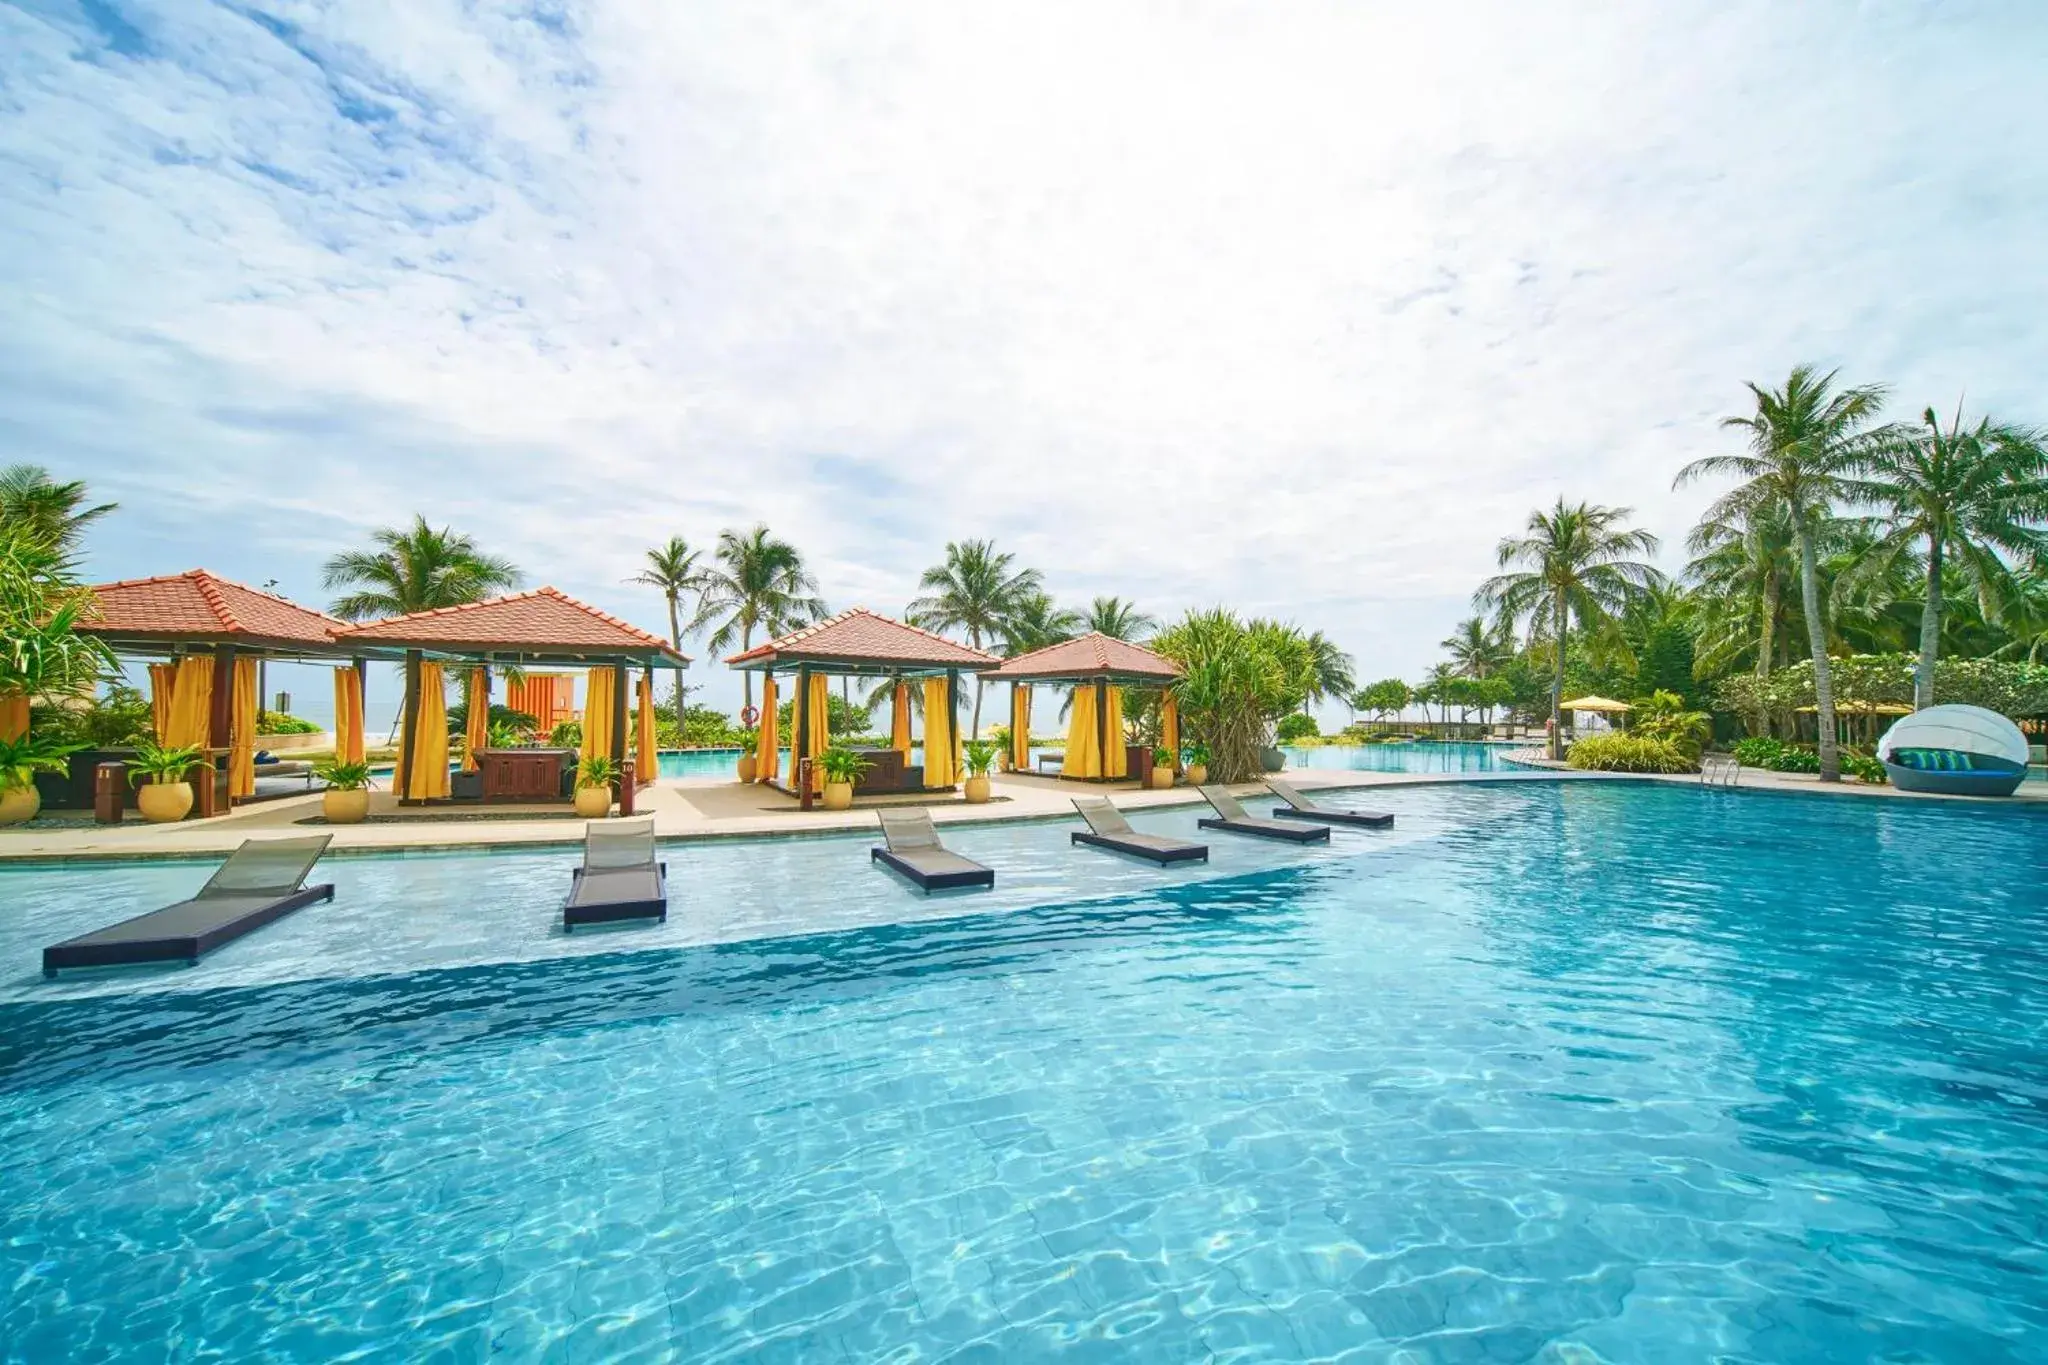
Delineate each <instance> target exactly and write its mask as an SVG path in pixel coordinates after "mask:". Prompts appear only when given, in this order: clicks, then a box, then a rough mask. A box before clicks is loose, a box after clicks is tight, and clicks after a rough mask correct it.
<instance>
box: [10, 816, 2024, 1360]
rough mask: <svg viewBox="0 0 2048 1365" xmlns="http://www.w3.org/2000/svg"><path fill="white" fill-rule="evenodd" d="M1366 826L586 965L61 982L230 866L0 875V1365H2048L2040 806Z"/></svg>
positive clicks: (453, 896) (800, 848) (770, 925)
mask: <svg viewBox="0 0 2048 1365" xmlns="http://www.w3.org/2000/svg"><path fill="white" fill-rule="evenodd" d="M1352 799H1355V800H1356V801H1358V802H1359V803H1361V804H1363V803H1365V802H1366V801H1367V794H1365V793H1359V794H1358V795H1357V796H1356V797H1355V798H1352ZM1370 803H1371V804H1374V805H1380V806H1385V807H1390V808H1392V809H1394V810H1395V812H1396V814H1397V815H1398V816H1399V819H1400V823H1399V825H1397V828H1396V833H1395V835H1394V837H1392V838H1383V837H1381V836H1378V835H1374V834H1343V835H1339V836H1338V838H1339V840H1340V842H1339V843H1338V844H1336V845H1335V846H1333V847H1332V848H1331V849H1329V850H1326V851H1321V852H1317V851H1310V852H1306V853H1302V852H1297V851H1296V850H1293V849H1281V848H1272V847H1268V846H1264V845H1253V844H1252V843H1251V841H1231V842H1229V843H1228V844H1225V843H1223V842H1220V840H1221V836H1215V837H1216V838H1217V839H1218V840H1219V842H1218V845H1217V850H1216V851H1217V854H1218V857H1219V862H1218V865H1217V867H1216V868H1215V869H1214V872H1215V873H1216V874H1217V875H1215V876H1214V877H1205V876H1204V875H1203V874H1201V873H1198V872H1197V873H1175V874H1172V875H1169V876H1166V877H1161V876H1160V875H1159V874H1157V873H1155V872H1153V871H1152V870H1151V869H1149V868H1133V867H1131V866H1129V865H1126V864H1123V863H1120V862H1117V861H1115V860H1113V859H1111V858H1108V857H1105V856H1101V855H1095V854H1090V853H1086V852H1083V851H1073V850H1069V849H1068V848H1067V847H1066V845H1065V835H1064V830H1063V828H1062V827H1060V826H1054V825H1035V826H1014V827H1006V828H984V829H978V830H973V831H963V832H961V833H960V834H959V836H958V838H957V842H958V843H959V845H960V846H961V847H962V848H963V849H964V850H965V851H967V852H969V853H970V854H972V855H973V856H977V857H982V858H984V859H986V860H987V861H989V862H991V863H993V864H994V865H995V866H996V867H997V869H998V872H999V876H1000V878H1001V882H1002V885H1001V889H999V891H998V892H997V893H996V896H995V897H994V898H988V899H983V900H971V899H970V900H961V899H953V900H948V901H933V902H927V901H924V900H922V899H920V898H916V897H913V896H911V895H909V894H907V893H906V892H904V891H903V889H902V888H901V887H900V886H898V885H897V884H895V883H894V882H893V881H892V880H891V879H890V878H889V877H888V876H887V874H885V873H881V872H871V871H870V869H869V868H868V867H867V866H866V856H865V852H864V849H863V846H862V844H861V843H860V842H858V841H848V840H843V839H830V840H812V841H802V842H785V843H782V844H778V845H772V846H770V845H761V844H735V845H722V846H714V847H689V848H682V847H677V848H673V849H671V850H669V862H670V870H671V875H672V877H673V878H674V883H675V889H676V892H677V915H676V920H675V921H674V922H673V923H671V924H670V925H669V926H666V927H664V928H663V929H661V930H657V931H620V932H617V933H613V934H602V935H600V934H591V935H579V936H577V937H576V938H574V939H567V940H565V939H563V938H562V937H561V936H560V935H559V934H558V933H555V932H553V931H552V930H551V929H550V928H549V927H548V926H549V924H550V923H551V920H552V915H551V913H550V912H551V909H552V904H553V901H554V899H555V898H557V897H559V895H560V890H561V883H562V881H563V880H564V878H565V877H566V871H565V869H566V866H567V863H568V857H567V855H566V854H563V853H558V852H546V851H542V852H529V853H522V854H516V855H496V856H476V855H463V856H438V857H420V858H407V859H378V860H369V859H344V860H336V861H334V862H333V863H332V864H331V866H330V867H329V868H328V870H327V875H329V876H330V877H331V878H332V879H333V880H335V881H336V882H337V883H338V884H339V885H340V886H341V894H340V897H339V898H338V900H337V902H336V903H335V904H334V905H333V906H331V907H316V908H315V909H312V910H308V911H305V912H302V913H301V914H300V915H299V916H296V917H294V918H293V919H291V920H287V921H285V922H283V923H281V924H279V925H277V926H275V927H273V928H272V929H270V930H267V931H265V932H264V933H263V934H260V935H257V936H255V937H252V938H250V939H247V940H244V941H243V942H241V943H239V944H236V945H234V946H233V947H231V948H228V949H226V950H223V952H222V953H221V954H219V955H218V956H216V957H214V958H211V959H209V960H208V962H207V963H206V964H205V965H204V966H202V967H201V968H199V969H197V970H196V971H169V972H163V973H156V974H145V975H144V976H142V977H136V976H133V975H130V976H126V977H122V978H120V979H119V980H118V981H117V980H114V979H112V978H108V977H104V976H102V977H85V978H77V979H67V980H66V981H65V982H62V983H59V984H58V986H57V987H56V988H55V989H45V988H44V987H43V986H42V984H41V983H40V981H39V979H38V978H36V977H35V976H34V972H33V955H32V947H31V945H35V946H39V945H40V944H42V943H45V942H48V941H50V939H51V938H52V937H54V936H55V935H56V934H57V933H58V932H59V931H63V932H72V931H75V930H76V929H81V928H84V927H87V926H90V925H94V924H98V923H102V922H104V921H105V920H106V919H107V918H108V917H109V910H110V909H111V908H113V907H115V906H118V905H124V904H126V903H127V902H128V901H130V900H132V899H133V898H136V897H140V896H146V895H151V894H156V893H160V892H163V891H166V890H176V889H182V888H184V887H187V886H189V885H191V884H194V883H196V882H197V880H199V879H200V878H201V877H202V876H203V875H204V870H203V869H200V868H196V867H192V866H172V867H163V866H156V867H127V868H118V869H88V870H64V871H54V872H53V871H28V870H9V871H0V904H4V905H6V906H7V907H8V912H7V914H6V915H5V916H4V917H0V962H4V963H5V964H6V971H5V973H4V974H0V1150H4V1151H6V1152H7V1154H8V1175H7V1178H6V1180H5V1181H4V1182H0V1282H4V1283H5V1284H6V1285H7V1287H8V1293H7V1297H6V1300H5V1304H4V1307H0V1353H4V1354H5V1355H6V1356H7V1357H8V1358H11V1359H22V1360H57V1359H63V1360H93V1359H135V1360H156V1359H162V1358H164V1357H165V1356H166V1355H169V1356H175V1357H179V1358H198V1357H202V1356H208V1357H213V1358H223V1359H257V1358H270V1359H308V1360H310V1359H322V1360H324V1359H332V1358H337V1357H341V1356H344V1355H347V1354H349V1353H351V1352H353V1353H358V1354H359V1355H360V1356H361V1357H363V1358H374V1359H407V1360H412V1359H448V1360H473V1359H483V1358H485V1357H486V1356H490V1355H497V1356H500V1357H503V1358H507V1359H541V1358H545V1359H550V1360H617V1359H645V1360H656V1359H667V1358H683V1359H690V1360H718V1361H743V1360H744V1361H813V1360H875V1359H883V1358H891V1359H913V1358H915V1359H932V1358H942V1357H944V1358H956V1357H957V1358H962V1359H988V1360H1002V1361H1010V1360H1038V1359H1045V1358H1048V1357H1051V1356H1055V1355H1070V1356H1073V1357H1075V1358H1088V1359H1105V1360H1119V1361H1123V1360H1136V1361H1184V1360H1194V1359H1223V1360H1297V1359H1304V1358H1310V1357H1317V1356H1334V1355H1337V1354H1338V1353H1340V1352H1342V1351H1346V1350H1351V1351H1354V1352H1356V1353H1357V1354H1356V1356H1355V1358H1358V1359H1372V1360H1380V1359H1387V1360H1391V1359H1408V1360H1417V1361H1516V1360H1542V1361H1596V1360H1603V1361H1694V1360H1703V1359H1709V1358H1715V1357H1719V1358H1723V1359H1730V1360H1754V1361H1793V1360H1801V1361H1805V1360H1866V1359H1885V1360H1934V1361H2008V1360H2010V1361H2018V1360H2039V1359H2042V1358H2043V1352H2044V1345H2043V1343H2044V1341H2048V1297H2044V1294H2043V1285H2044V1283H2048V1251H2044V1250H2043V1243H2044V1241H2048V1236H2044V1230H2048V1036H2044V1034H2048V1024H2044V1020H2048V892H2044V891H2043V889H2042V887H2043V885H2044V872H2048V868H2044V866H2043V863H2044V855H2043V852H2042V849H2043V840H2042V837H2041V836H2042V833H2043V832H2044V828H2048V827H2044V826H2043V825H2042V824H2041V823H2039V817H2038V816H2037V815H2035V814H2034V813H2032V812H2024V811H1996V810H1993V811H1985V810H1979V809H1956V808H1953V807H1940V806H1929V805H1921V804H1908V803H1904V802H1876V801H1859V800H1854V799H1825V798H1810V797H1809V798H1796V797H1783V796H1772V795H1768V794H1762V793H1727V792H1700V791H1697V790H1693V789H1690V788H1685V787H1663V786H1642V785H1633V784H1611V783H1599V782H1588V783H1564V784H1558V783H1549V782H1507V783H1488V784H1485V785H1475V786H1470V787H1455V786H1453V787H1428V788H1415V789H1410V790H1402V791H1392V792H1385V791H1382V792H1374V793H1371V794H1370ZM1142 823H1143V824H1145V825H1146V826H1147V827H1150V828H1154V829H1159V830H1163V831H1170V832H1182V831H1191V830H1192V828H1193V815H1192V813H1188V812H1182V813H1175V814H1170V815H1160V816H1152V817H1147V818H1146V819H1145V820H1144V821H1143V822H1142ZM906 913H907V914H911V915H914V916H917V917H919V918H918V919H917V920H916V922H912V923H905V924H888V923H884V922H882V921H885V920H887V919H890V918H893V917H896V916H900V915H903V914H906ZM753 934H773V935H776V936H775V937H772V938H748V937H746V936H748V935H753ZM742 940H744V941H742ZM1402 1351H1405V1352H1407V1353H1408V1354H1406V1355H1400V1354H1398V1353H1399V1352H1402Z"/></svg>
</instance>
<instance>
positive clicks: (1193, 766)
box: [1187, 763, 1209, 787]
mask: <svg viewBox="0 0 2048 1365" xmlns="http://www.w3.org/2000/svg"><path fill="white" fill-rule="evenodd" d="M1187 779H1188V785H1189V786H1190V787H1199V786H1201V785H1202V784H1203V783H1204V782H1207V781H1208V780H1209V770H1208V769H1207V768H1206V767H1204V766H1203V765H1201V764H1200V763H1190V764H1188V768H1187Z"/></svg>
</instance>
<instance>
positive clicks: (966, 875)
mask: <svg viewBox="0 0 2048 1365" xmlns="http://www.w3.org/2000/svg"><path fill="white" fill-rule="evenodd" d="M933 851H934V852H939V851H941V850H936V849H935V850H933ZM954 856H955V857H958V856H959V855H958V854H955V855H954ZM868 857H869V858H870V859H871V860H873V861H874V862H878V863H880V864H882V865H883V866H884V867H887V868H889V869H890V870H891V871H893V872H897V873H900V874H901V875H902V876H904V877H905V878H907V879H908V880H909V881H910V882H911V883H912V884H914V885H915V886H916V887H917V888H918V889H919V890H921V891H924V892H926V893H927V894H929V893H931V892H933V891H957V890H959V889H960V888H962V887H968V886H986V887H990V888H993V887H994V886H995V884H996V872H995V869H994V868H992V867H981V866H978V865H977V866H974V867H963V868H958V869H956V870H954V871H951V872H926V871H924V870H923V869H921V868H919V867H917V866H916V865H914V864H913V863H911V862H910V861H909V860H908V859H906V858H903V857H901V856H900V855H898V854H895V853H891V852H890V851H889V850H888V849H886V848H871V849H869V850H868Z"/></svg>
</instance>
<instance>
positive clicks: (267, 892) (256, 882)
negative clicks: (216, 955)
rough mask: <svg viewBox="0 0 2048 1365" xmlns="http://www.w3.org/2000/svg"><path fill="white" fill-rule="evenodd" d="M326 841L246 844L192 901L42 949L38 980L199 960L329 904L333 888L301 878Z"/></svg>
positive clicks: (317, 836) (320, 838)
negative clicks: (79, 970)
mask: <svg viewBox="0 0 2048 1365" xmlns="http://www.w3.org/2000/svg"><path fill="white" fill-rule="evenodd" d="M333 837H334V836H333V835H331V834H314V835H308V836H306V837H304V838H294V839H250V840H248V841H246V842H245V843H243V845H242V846H241V847H240V848H238V849H236V850H235V851H234V852H233V853H232V854H230V855H229V857H228V860H227V861H226V862H224V863H222V864H221V865H220V870H219V871H217V872H215V873H214V874H213V876H212V877H210V878H208V879H207V883H206V885H205V886H202V887H200V888H199V894H198V895H196V896H194V897H192V899H190V900H184V901H179V902H178V903H177V904H175V905H167V906H165V907H164V908H163V909H161V910H152V911H150V912H149V913H148V914H146V915H137V916H136V917H135V918H134V919H129V920H123V921H121V923H119V924H114V925H109V926H108V927H107V928H105V929H97V930H94V931H93V932H92V933H90V934H81V935H79V936H78V937H77V938H73V939H66V940H65V941H64V942H62V943H58V944H53V945H51V946H50V947H48V948H45V949H43V975H44V976H55V975H56V974H57V973H58V972H59V971H61V970H63V969H64V968H66V967H118V966H127V965H130V964H133V963H143V962H183V963H185V964H186V965H187V966H192V965H196V964H197V963H198V961H199V959H200V958H201V957H202V956H204V955H205V954H207V953H210V952H212V951H213V950H214V949H215V948H218V947H220V946H221V945H222V944H223V943H229V942H232V941H234V940H235V939H238V938H240V937H241V936H242V935H244V934H249V933H254V932H255V931H256V930H258V929H261V928H262V927H263V926H264V925H266V924H269V923H271V922H273V921H275V920H279V919H282V918H284V917H285V916H286V915H289V914H290V913H291V912H292V911H294V910H298V909H301V908H303V907H305V906H308V905H311V904H312V903H313V902H315V901H331V900H333V899H334V887H333V886H332V885H331V884H323V885H320V886H307V885H306V884H305V882H306V874H307V873H308V872H310V871H312V870H313V864H314V863H316V862H318V861H319V860H320V855H321V854H322V853H324V852H326V851H327V841H328V840H329V839H332V838H333Z"/></svg>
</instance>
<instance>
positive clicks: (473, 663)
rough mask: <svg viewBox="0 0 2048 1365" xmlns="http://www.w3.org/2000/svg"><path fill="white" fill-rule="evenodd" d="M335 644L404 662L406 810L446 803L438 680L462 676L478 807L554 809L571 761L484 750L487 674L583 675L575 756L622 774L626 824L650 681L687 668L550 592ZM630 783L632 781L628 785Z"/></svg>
mask: <svg viewBox="0 0 2048 1365" xmlns="http://www.w3.org/2000/svg"><path fill="white" fill-rule="evenodd" d="M335 638H336V640H337V642H338V643H341V644H343V645H348V646H362V647H365V648H375V649H379V650H384V651H396V652H399V653H402V655H403V657H404V660H405V709H404V712H403V717H404V721H403V729H404V742H403V744H402V745H401V746H400V748H399V752H398V768H397V771H396V773H395V774H394V783H393V785H394V786H395V787H396V789H397V791H398V797H399V801H400V803H401V804H402V805H419V804H421V803H423V802H427V801H439V800H446V799H448V798H449V797H450V796H451V794H452V784H451V782H450V778H449V773H448V750H449V746H448V714H447V704H446V694H445V692H444V690H443V686H444V685H443V670H444V669H445V668H447V667H449V666H450V665H455V666H463V665H467V666H469V667H470V668H471V669H472V670H473V675H472V676H473V679H474V684H475V685H474V686H473V687H472V689H471V694H470V695H471V700H470V705H469V729H468V734H467V741H468V742H467V745H466V748H467V750H468V753H469V757H470V759H471V760H472V761H473V762H474V764H475V771H476V772H477V774H478V777H477V780H476V782H475V791H474V795H475V796H477V797H479V798H481V799H483V800H494V799H495V800H513V801H516V800H529V801H530V800H542V801H552V800H559V799H561V798H562V797H563V796H564V795H565V793H564V792H563V791H562V786H563V778H562V773H563V772H564V771H565V770H566V768H567V767H568V765H569V763H570V761H571V758H572V755H571V754H570V753H569V751H567V750H550V749H517V750H503V751H493V750H491V749H489V748H488V747H487V746H488V737H489V733H490V732H489V729H488V717H489V713H490V670H491V669H492V668H494V667H496V668H507V667H516V668H521V669H524V668H525V667H527V666H528V665H538V666H540V667H543V668H545V667H549V666H560V665H565V664H581V665H583V666H584V667H586V668H587V669H588V674H587V682H586V687H587V689H588V692H587V695H586V697H585V699H584V705H583V743H582V747H581V750H580V756H581V757H583V758H589V757H591V756H593V755H598V754H602V755H604V756H605V757H607V758H609V759H611V761H612V763H613V764H614V765H615V767H616V768H617V769H618V772H619V774H620V777H619V808H620V813H621V814H624V815H631V814H632V813H633V790H634V788H635V787H636V786H637V785H639V784H640V782H641V781H643V780H644V781H652V780H653V779H654V776H655V756H654V752H653V734H654V724H653V705H654V702H653V695H654V682H653V679H654V670H655V668H657V667H661V668H678V667H682V666H684V665H686V664H688V663H689V660H688V659H687V658H685V657H684V656H683V655H681V654H678V653H677V652H676V651H675V650H674V649H672V648H670V647H669V645H668V643H667V642H666V641H664V640H663V639H661V637H659V636H657V635H650V634H649V633H647V632H646V631H644V630H641V629H640V628H639V627H637V626H632V625H628V624H627V623H626V622H624V621H621V620H619V619H618V618H617V617H615V616H610V615H607V614H606V613H604V612H601V611H599V610H598V609H597V608H596V607H593V606H590V605H588V604H586V603H583V602H579V601H577V600H576V599H575V598H573V597H570V596H568V595H567V594H566V593H563V592H560V591H558V590H557V589H554V588H536V589H534V590H533V591H531V592H521V593H513V594H511V595H510V596H506V597H492V598H487V599H486V600H484V601H482V602H471V603H467V604H465V605H463V606H459V607H441V608H438V609H436V610H433V611H421V612H414V613H413V614H411V615H410V616H394V617H390V618H388V619H386V620H382V621H370V622H366V623H364V624H362V625H356V626H344V627H342V628H340V629H339V630H337V631H336V632H335ZM636 666H637V667H639V668H641V669H642V670H643V673H642V677H641V680H640V691H639V711H640V717H639V725H638V726H637V730H638V742H639V747H640V755H639V764H638V771H637V772H634V771H633V770H632V769H631V768H629V765H628V762H627V757H626V707H625V706H624V705H623V704H622V703H623V701H624V698H625V697H626V683H627V679H628V672H629V670H630V669H632V668H634V667H636ZM629 773H631V775H632V777H633V779H634V780H628V774H629Z"/></svg>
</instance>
